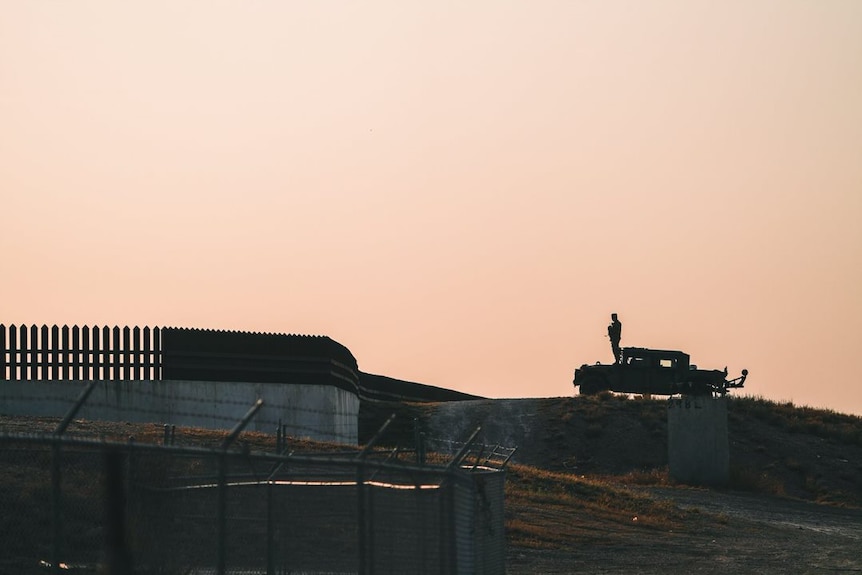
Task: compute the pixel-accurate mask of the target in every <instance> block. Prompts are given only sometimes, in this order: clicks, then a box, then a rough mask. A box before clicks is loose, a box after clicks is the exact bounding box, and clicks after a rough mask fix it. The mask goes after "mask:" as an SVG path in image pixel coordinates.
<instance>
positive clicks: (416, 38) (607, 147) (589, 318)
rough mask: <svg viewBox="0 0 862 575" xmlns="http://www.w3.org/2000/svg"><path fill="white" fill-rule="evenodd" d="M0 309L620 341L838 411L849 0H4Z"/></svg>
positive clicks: (524, 341)
mask: <svg viewBox="0 0 862 575" xmlns="http://www.w3.org/2000/svg"><path fill="white" fill-rule="evenodd" d="M0 194H2V196H0V197H2V204H0V205H2V220H0V221H2V226H0V248H2V250H0V253H2V264H0V265H2V270H3V280H2V287H0V323H5V324H6V325H8V324H11V323H15V324H20V323H26V324H33V323H36V324H42V323H47V324H49V325H50V324H55V323H56V324H59V325H63V324H68V325H73V324H78V325H84V324H88V325H94V324H98V325H104V324H109V325H115V324H117V325H139V326H144V325H149V326H155V325H158V326H177V327H198V328H214V329H235V330H248V331H265V332H277V333H302V334H320V335H328V336H330V337H332V338H333V339H335V340H337V341H339V342H340V343H342V344H344V345H346V346H347V347H348V348H349V349H350V350H351V351H352V352H353V354H354V355H355V356H356V358H357V360H358V362H359V366H360V369H362V370H363V371H366V372H370V373H377V374H384V375H389V376H392V377H398V378H402V379H408V380H412V381H419V382H423V383H427V384H431V385H438V386H442V387H448V388H453V389H457V390H460V391H465V392H468V393H474V394H478V395H483V396H487V397H551V396H566V395H571V394H573V393H574V390H573V387H572V383H571V382H572V372H573V370H574V369H575V368H576V367H578V366H579V365H581V364H583V363H594V362H596V361H602V362H605V363H607V362H610V361H611V359H612V358H611V352H610V346H609V343H608V339H607V337H606V326H607V324H608V321H609V319H610V317H609V316H610V314H611V312H617V313H618V314H619V316H620V319H621V320H622V322H623V340H622V344H623V345H624V346H643V347H655V348H664V349H681V350H683V351H686V352H688V353H690V354H691V356H692V361H693V362H694V363H697V364H698V365H699V366H700V367H702V368H718V369H722V368H724V367H725V366H727V367H728V369H729V371H730V373H731V374H732V375H738V373H739V371H740V370H741V369H742V368H748V369H749V371H750V372H751V375H750V376H749V380H748V383H747V384H746V388H745V390H744V393H745V394H750V395H758V396H764V397H766V398H769V399H773V400H781V401H785V400H789V401H793V402H794V403H796V404H800V405H810V406H815V407H828V408H831V409H834V410H837V411H841V412H844V413H854V414H859V415H862V225H860V218H862V2H859V1H857V0H821V1H814V0H775V1H767V0H730V1H726V2H714V1H698V0H685V1H682V0H674V1H669V0H664V1H662V0H655V1H642V0H631V1H615V0H580V1H578V0H566V1H559V2H554V1H540V2H521V1H517V2H516V1H505V0H502V1H501V0H494V1H490V0H489V1H479V0H476V1H468V2H446V1H440V0H436V1H433V2H432V1H427V0H426V1H405V0H393V1H390V2H380V1H373V0H371V1H363V2H353V1H324V2H289V1H274V0H273V1H264V0H257V1H255V0H252V1H216V0H201V1H199V2H192V1H176V0H171V1H151V0H148V1H140V2H113V1H107V0H105V1H86V0H84V1H75V2H58V1H38V0H35V1H33V0H5V1H2V3H0Z"/></svg>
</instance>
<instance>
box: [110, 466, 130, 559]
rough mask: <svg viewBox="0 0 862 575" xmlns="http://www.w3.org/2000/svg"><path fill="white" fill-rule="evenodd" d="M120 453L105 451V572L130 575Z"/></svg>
mask: <svg viewBox="0 0 862 575" xmlns="http://www.w3.org/2000/svg"><path fill="white" fill-rule="evenodd" d="M123 462H124V457H123V454H122V452H120V451H119V450H117V449H111V450H109V451H106V452H105V556H106V560H107V564H108V565H107V566H108V573H110V574H111V575H130V574H131V572H132V570H131V558H130V557H129V549H128V547H127V546H126V494H125V490H124V488H123Z"/></svg>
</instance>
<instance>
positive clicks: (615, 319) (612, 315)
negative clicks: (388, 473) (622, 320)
mask: <svg viewBox="0 0 862 575" xmlns="http://www.w3.org/2000/svg"><path fill="white" fill-rule="evenodd" d="M611 319H612V320H613V321H617V314H615V313H612V314H611Z"/></svg>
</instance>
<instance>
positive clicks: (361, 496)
mask: <svg viewBox="0 0 862 575" xmlns="http://www.w3.org/2000/svg"><path fill="white" fill-rule="evenodd" d="M356 506H357V507H356V509H357V512H356V515H357V518H356V522H357V523H358V526H359V530H358V531H359V533H358V535H359V568H358V573H359V575H367V574H368V573H370V572H371V571H370V570H369V569H368V559H367V557H366V552H367V549H366V546H367V543H366V536H367V534H366V532H365V531H366V528H367V527H366V524H365V457H364V456H363V457H362V458H361V459H360V460H359V463H358V464H357V465H356Z"/></svg>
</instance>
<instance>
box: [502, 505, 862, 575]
mask: <svg viewBox="0 0 862 575" xmlns="http://www.w3.org/2000/svg"><path fill="white" fill-rule="evenodd" d="M649 492H650V493H651V494H652V495H653V496H654V497H657V498H660V499H668V500H672V501H673V502H674V503H675V504H676V505H677V506H679V507H680V508H682V509H686V510H689V512H690V513H693V514H695V515H697V516H699V518H698V519H697V520H696V521H694V522H693V524H692V526H691V527H690V528H688V529H686V530H685V532H673V531H667V532H661V531H651V530H639V529H626V528H621V529H618V530H610V531H608V532H607V533H605V534H604V536H605V537H604V538H603V542H601V543H595V542H593V543H591V544H582V545H578V544H576V543H573V545H572V546H571V547H569V548H567V549H559V550H524V549H513V550H512V552H511V553H510V555H509V558H508V570H507V572H508V573H510V574H513V575H516V574H527V573H600V574H611V573H639V574H646V575H651V574H656V575H658V574H661V575H667V574H669V573H695V574H710V573H757V574H767V575H771V574H775V575H779V574H781V575H783V574H787V573H794V574H796V573H812V574H813V573H862V510H860V509H842V508H836V507H828V506H822V505H817V504H814V503H807V502H802V501H796V500H789V499H781V498H764V497H763V496H748V495H741V494H735V493H723V492H715V491H709V490H700V489H675V488H650V489H649Z"/></svg>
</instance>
